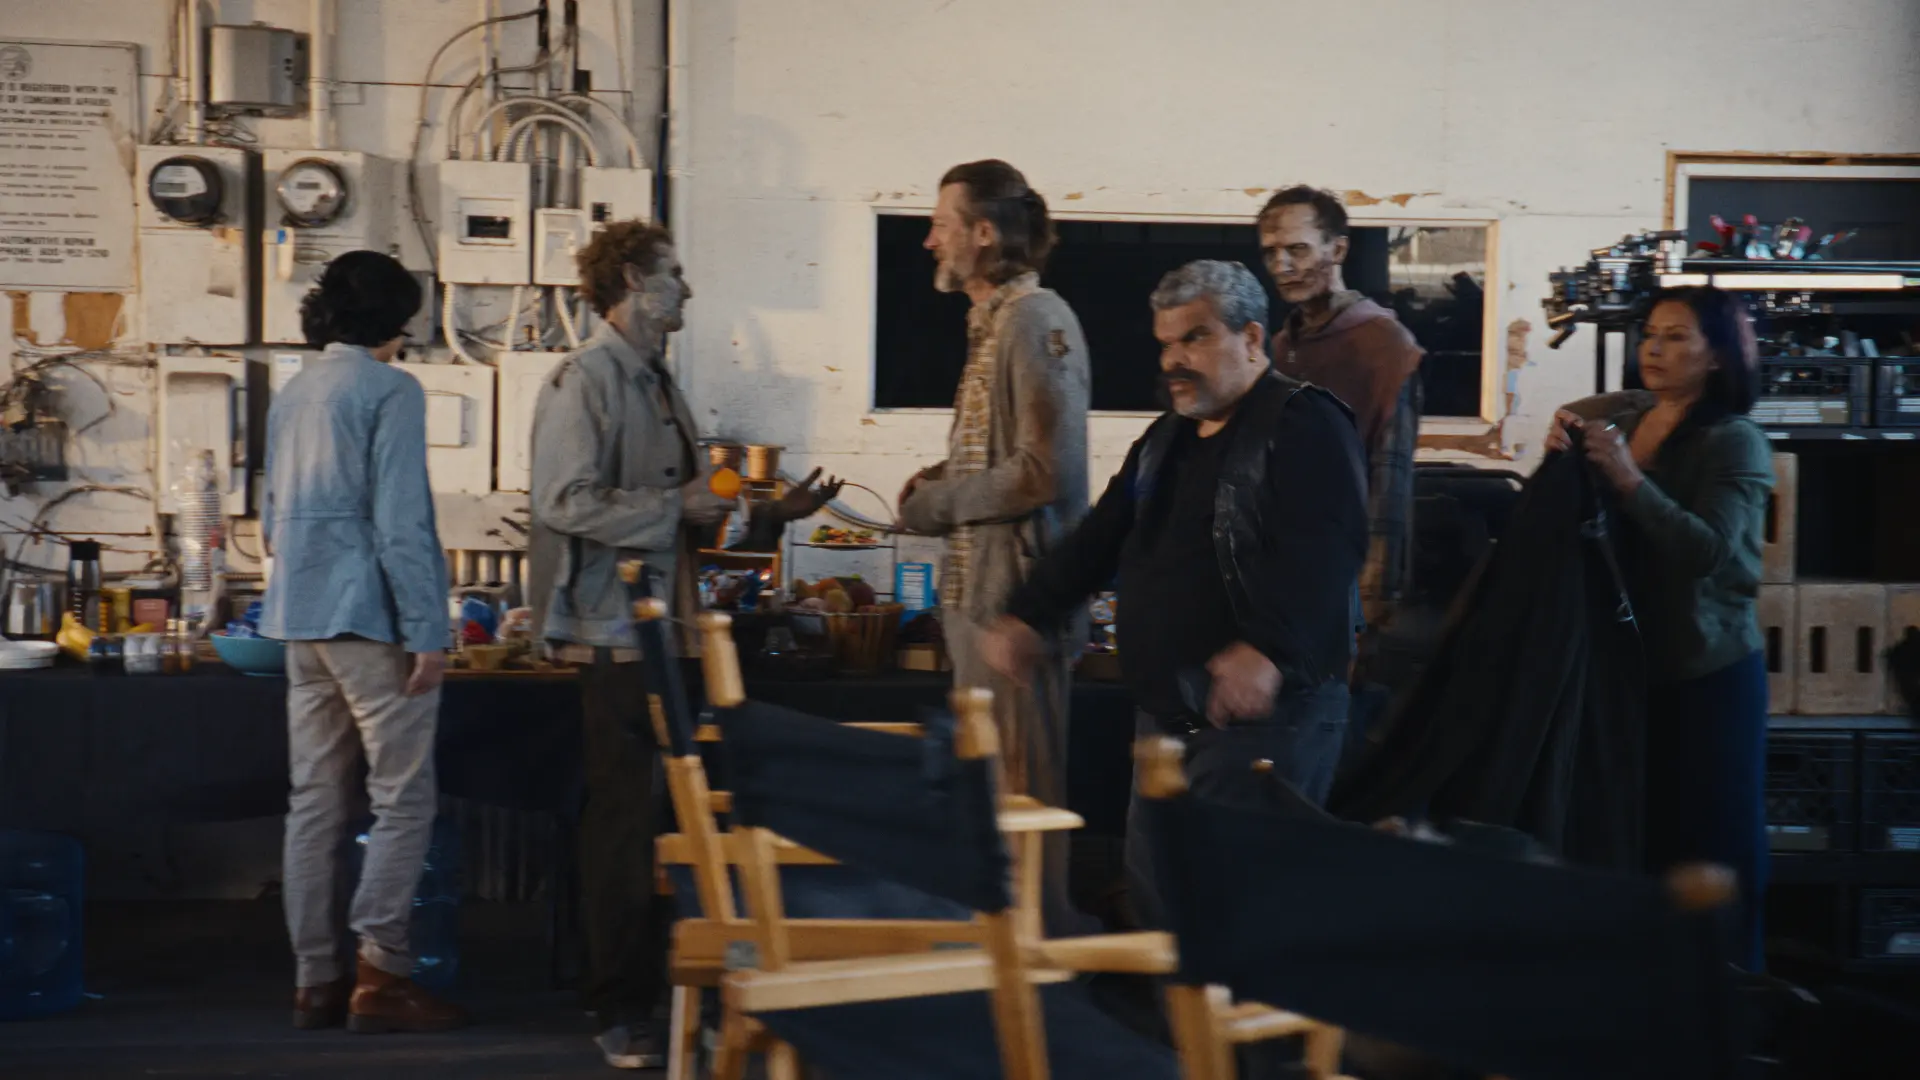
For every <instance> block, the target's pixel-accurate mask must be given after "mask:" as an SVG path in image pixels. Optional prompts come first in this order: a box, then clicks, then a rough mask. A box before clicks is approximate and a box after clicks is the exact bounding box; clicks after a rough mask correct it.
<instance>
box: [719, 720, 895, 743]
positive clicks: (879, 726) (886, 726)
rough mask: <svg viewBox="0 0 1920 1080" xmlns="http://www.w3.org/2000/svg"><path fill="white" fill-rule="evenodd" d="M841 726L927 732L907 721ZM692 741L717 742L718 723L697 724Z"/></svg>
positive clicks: (883, 730)
mask: <svg viewBox="0 0 1920 1080" xmlns="http://www.w3.org/2000/svg"><path fill="white" fill-rule="evenodd" d="M841 726H843V727H850V728H860V729H862V730H865V731H881V732H885V733H886V734H888V735H912V736H916V737H917V736H923V735H925V734H926V733H927V729H926V728H925V727H924V726H923V725H920V724H907V723H886V724H864V723H862V724H855V723H846V724H843V725H841ZM693 741H694V742H706V743H717V742H719V741H720V725H718V724H701V725H700V726H698V727H696V728H694V729H693Z"/></svg>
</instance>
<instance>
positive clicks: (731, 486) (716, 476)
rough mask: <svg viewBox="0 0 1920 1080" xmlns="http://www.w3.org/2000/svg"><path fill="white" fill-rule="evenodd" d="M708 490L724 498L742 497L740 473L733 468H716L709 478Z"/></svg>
mask: <svg viewBox="0 0 1920 1080" xmlns="http://www.w3.org/2000/svg"><path fill="white" fill-rule="evenodd" d="M707 490H708V491H711V492H713V493H714V494H715V495H718V496H720V497H721V498H723V499H737V498H739V497H740V474H739V473H737V472H734V471H733V470H732V469H715V470H713V475H712V476H709V477H708V478H707Z"/></svg>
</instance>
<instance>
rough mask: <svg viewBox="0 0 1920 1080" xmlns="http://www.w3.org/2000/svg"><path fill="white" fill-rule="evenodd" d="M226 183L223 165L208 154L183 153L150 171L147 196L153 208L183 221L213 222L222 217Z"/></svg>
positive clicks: (207, 223)
mask: <svg viewBox="0 0 1920 1080" xmlns="http://www.w3.org/2000/svg"><path fill="white" fill-rule="evenodd" d="M225 198H226V183H225V181H223V180H222V179H221V177H220V168H219V166H217V165H215V164H214V163H213V162H211V161H208V160H207V159H205V158H201V157H194V156H192V155H190V154H181V155H178V156H175V157H170V158H167V159H166V160H164V161H162V162H161V163H160V164H158V165H155V166H154V167H153V171H152V172H149V173H148V174H147V199H148V201H150V202H151V203H152V204H153V208H154V209H156V210H158V211H160V213H162V214H164V215H166V216H167V217H169V218H171V219H173V220H174V221H178V222H180V223H181V224H183V225H212V224H215V223H217V222H218V221H219V220H220V217H221V214H220V209H221V204H222V203H223V202H224V201H225Z"/></svg>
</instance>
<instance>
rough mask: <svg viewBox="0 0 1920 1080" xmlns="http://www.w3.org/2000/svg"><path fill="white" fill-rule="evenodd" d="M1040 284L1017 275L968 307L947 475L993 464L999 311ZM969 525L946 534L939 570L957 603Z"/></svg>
mask: <svg viewBox="0 0 1920 1080" xmlns="http://www.w3.org/2000/svg"><path fill="white" fill-rule="evenodd" d="M1039 288H1040V277H1039V275H1037V274H1021V275H1020V276H1019V277H1016V278H1014V279H1013V280H1011V281H1009V282H1007V283H1006V284H1004V285H1002V286H1000V287H999V288H998V289H996V290H994V293H993V295H992V296H990V297H988V298H987V302H986V303H984V304H975V305H974V306H973V308H972V309H971V310H969V311H968V312H967V366H966V369H965V370H963V371H962V372H961V373H960V389H959V392H958V393H956V394H955V395H954V399H953V430H952V432H951V433H950V434H949V435H948V437H947V470H946V475H947V476H949V477H957V476H970V475H973V474H976V473H983V472H986V471H987V467H988V466H989V465H991V464H992V461H991V457H992V441H993V388H994V382H995V377H996V375H997V374H998V372H999V368H1000V325H1001V318H1000V315H1001V312H1003V311H1005V310H1006V308H1007V305H1008V304H1009V303H1010V302H1012V301H1014V300H1017V299H1019V298H1021V297H1023V296H1027V295H1028V294H1030V293H1033V292H1034V291H1036V290H1037V289H1039ZM973 529H974V527H973V526H972V525H966V524H961V525H956V526H954V528H953V531H952V532H950V533H948V534H947V556H946V560H945V563H944V565H943V566H942V568H941V573H940V592H941V594H942V597H943V599H944V602H945V603H946V604H949V605H951V606H953V607H955V608H959V607H960V605H961V603H962V602H963V601H964V600H965V598H966V595H967V576H968V570H969V568H970V565H971V563H972V560H973Z"/></svg>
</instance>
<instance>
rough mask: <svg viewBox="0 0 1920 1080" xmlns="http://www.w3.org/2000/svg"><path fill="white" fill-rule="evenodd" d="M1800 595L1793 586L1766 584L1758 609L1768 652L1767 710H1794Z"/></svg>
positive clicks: (1781, 711) (1761, 629) (1772, 711)
mask: <svg viewBox="0 0 1920 1080" xmlns="http://www.w3.org/2000/svg"><path fill="white" fill-rule="evenodd" d="M1795 600H1796V596H1795V592H1794V588H1793V586H1791V585H1762V586H1760V599H1759V600H1758V601H1757V602H1756V603H1755V604H1754V610H1755V612H1756V614H1758V615H1759V618H1760V637H1761V640H1762V641H1763V642H1765V644H1764V646H1763V648H1764V649H1765V651H1766V655H1767V711H1768V712H1770V713H1774V714H1776V715H1777V714H1781V713H1790V712H1792V711H1793V710H1794V693H1793V691H1794V684H1795V677H1796V676H1797V674H1798V669H1797V668H1796V667H1795V665H1794V655H1795V654H1794V647H1793V646H1794V642H1796V641H1797V640H1799V627H1798V626H1797V625H1796V623H1795V620H1794V612H1795V609H1796V606H1797V605H1796V603H1795Z"/></svg>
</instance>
